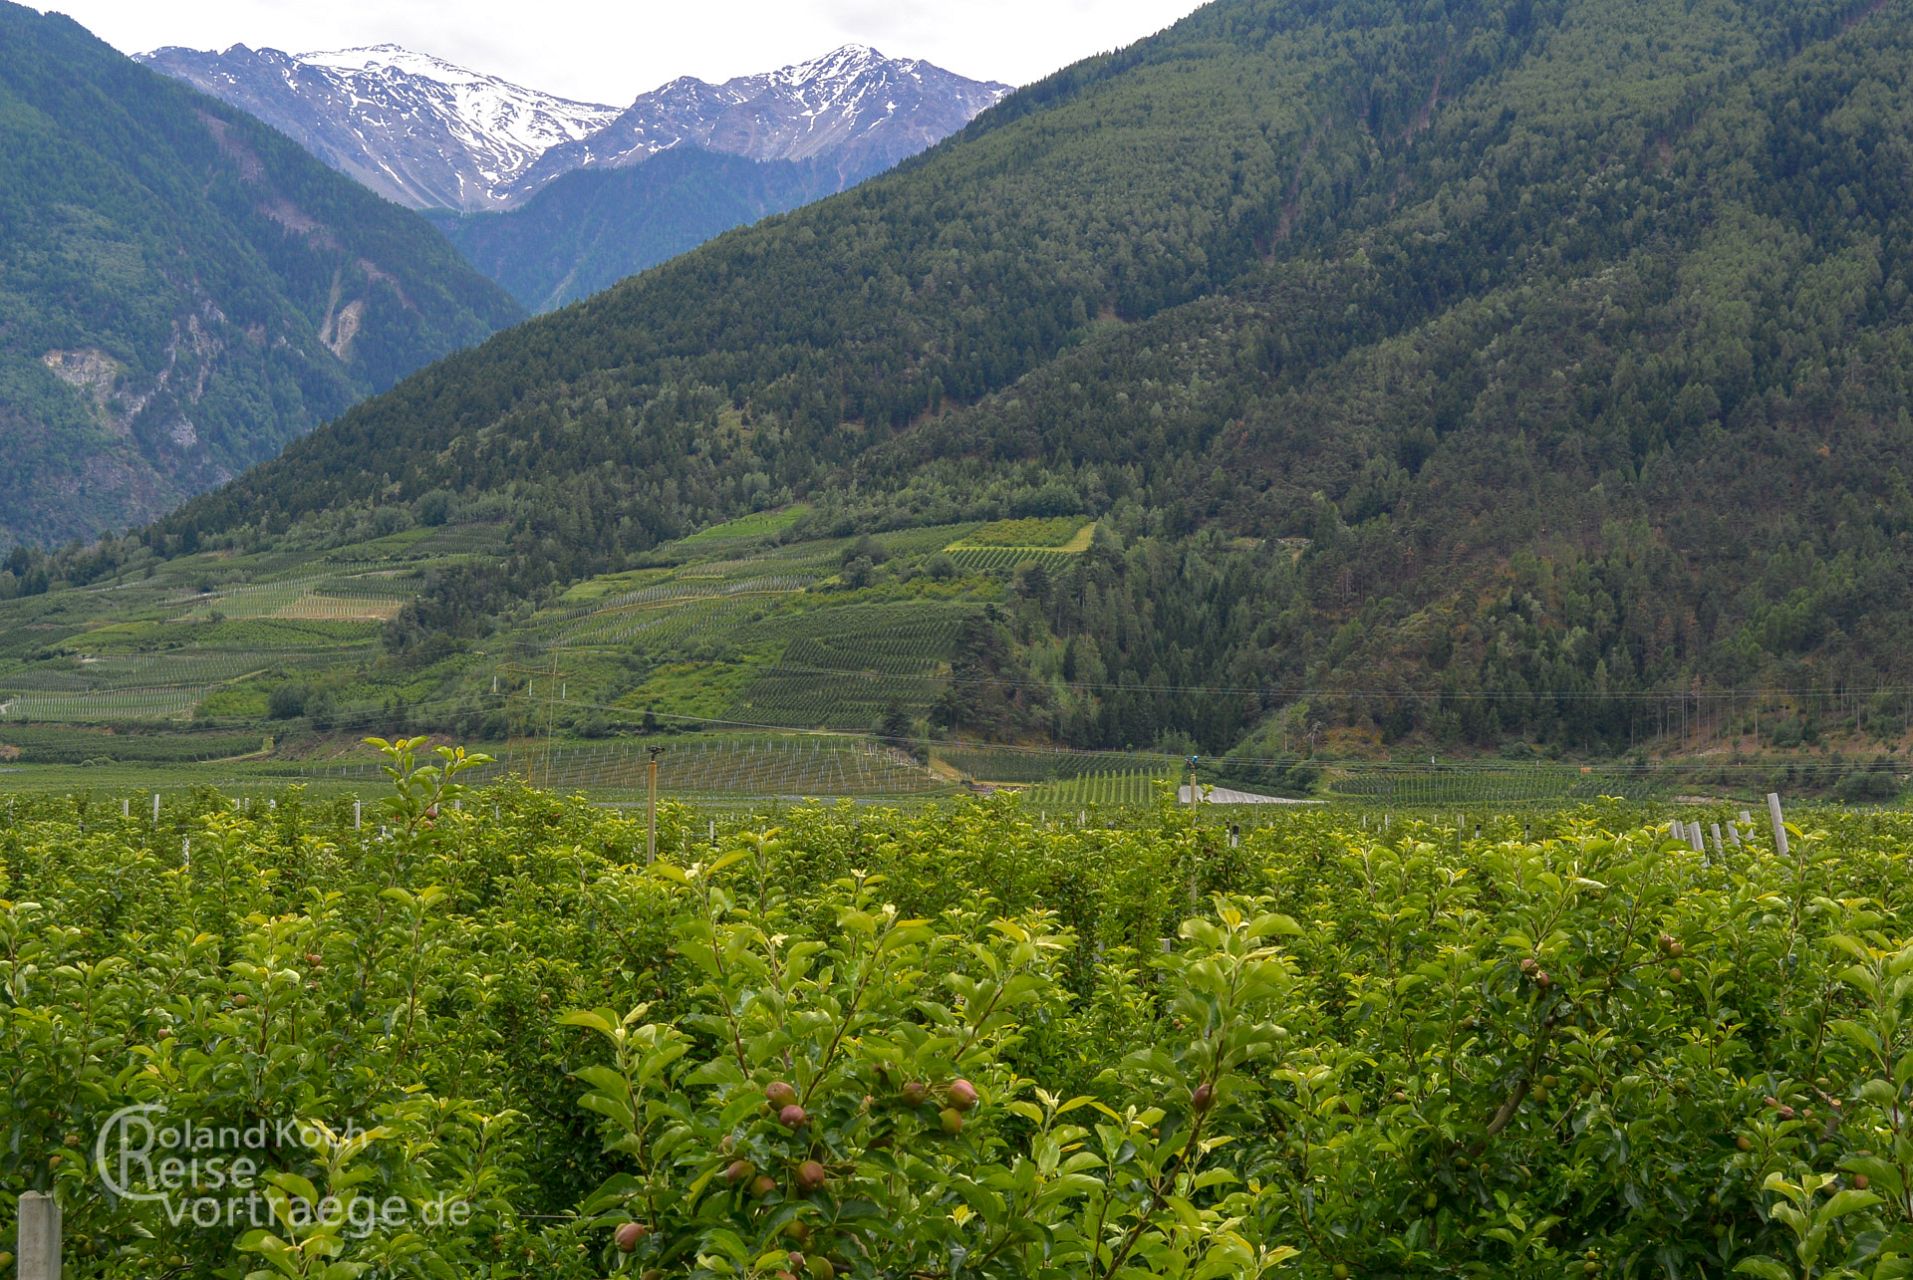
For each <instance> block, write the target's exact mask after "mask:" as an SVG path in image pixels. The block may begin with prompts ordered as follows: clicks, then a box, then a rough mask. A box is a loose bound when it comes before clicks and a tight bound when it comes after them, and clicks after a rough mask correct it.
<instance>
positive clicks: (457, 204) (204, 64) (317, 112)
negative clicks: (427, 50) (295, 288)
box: [140, 44, 618, 210]
mask: <svg viewBox="0 0 1913 1280" xmlns="http://www.w3.org/2000/svg"><path fill="white" fill-rule="evenodd" d="M140 60H141V61H142V62H145V63H147V64H148V65H150V66H152V67H154V68H155V69H156V70H159V71H164V72H166V73H167V74H169V75H172V76H176V77H178V78H179V79H182V80H185V81H187V82H188V83H191V84H193V85H194V86H196V87H197V88H199V89H201V90H204V91H205V92H207V93H211V94H213V95H215V96H217V97H220V98H224V99H225V100H226V101H228V102H231V103H233V104H234V105H235V106H238V107H241V108H243V109H245V110H247V111H249V112H251V113H252V114H253V115H255V116H258V117H259V118H260V119H262V120H264V121H265V122H266V123H268V124H270V125H272V126H273V127H274V128H276V129H278V130H280V131H281V132H283V133H286V134H289V135H291V136H292V137H293V138H295V139H297V140H298V141H299V142H300V143H302V144H304V146H305V147H306V149H307V150H309V151H311V152H312V153H313V154H315V155H317V156H318V157H319V158H320V159H322V160H324V161H326V162H327V163H328V164H331V165H332V166H333V167H334V168H336V169H339V170H342V171H343V172H345V173H348V174H351V175H352V176H353V177H355V178H357V179H359V180H360V181H361V182H363V183H364V184H365V185H366V186H369V187H371V188H372V189H373V190H374V191H377V192H378V193H379V194H381V195H383V196H385V197H387V198H388V199H391V200H395V201H397V202H398V203H400V204H405V205H410V206H411V207H413V208H446V209H459V210H475V209H487V208H497V207H500V206H501V205H502V204H504V203H506V202H507V195H506V193H507V192H508V191H509V190H510V189H512V188H513V187H514V185H515V184H517V183H518V182H519V181H520V180H521V179H522V178H523V177H524V175H525V173H526V171H527V170H529V169H530V168H531V167H532V165H533V164H535V163H536V162H537V161H538V159H539V157H541V156H543V155H544V154H545V153H546V152H547V151H549V150H551V149H552V148H553V147H555V146H559V145H562V144H564V143H568V142H575V141H578V140H580V139H582V138H585V137H587V136H589V135H590V134H592V133H593V132H595V131H597V130H598V129H600V128H602V127H603V126H605V125H606V124H609V123H610V122H611V121H612V120H614V119H615V118H616V117H617V115H618V111H617V109H616V108H615V107H608V106H602V105H599V104H597V103H588V102H573V101H571V100H569V99H566V98H560V97H557V96H556V95H554V94H548V93H541V92H539V91H538V90H535V89H527V88H525V87H523V86H522V85H516V84H513V83H511V82H510V81H508V80H502V79H499V78H498V77H496V76H488V75H484V74H481V73H479V72H476V71H472V70H469V69H468V68H465V67H461V66H459V65H457V64H456V63H452V62H447V61H446V60H444V59H443V58H435V57H432V56H431V55H429V54H422V53H417V52H414V51H412V50H410V49H406V48H403V47H402V46H399V45H394V44H375V45H365V46H361V47H357V48H351V49H331V50H318V51H314V52H311V53H300V54H288V53H282V52H280V51H279V50H276V49H260V50H257V51H255V50H252V49H248V48H246V46H244V45H235V46H233V47H232V48H230V49H228V50H226V51H225V52H224V53H200V52H196V51H194V50H191V49H160V50H157V51H156V52H153V53H150V54H145V55H142V56H141V58H140Z"/></svg>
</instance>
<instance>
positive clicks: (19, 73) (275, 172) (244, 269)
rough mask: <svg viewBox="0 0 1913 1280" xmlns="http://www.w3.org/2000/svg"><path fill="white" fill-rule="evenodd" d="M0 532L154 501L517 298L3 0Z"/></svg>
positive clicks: (440, 247) (125, 513)
mask: <svg viewBox="0 0 1913 1280" xmlns="http://www.w3.org/2000/svg"><path fill="white" fill-rule="evenodd" d="M0 36H3V37H4V38H3V39H0V226H4V227H5V228H6V229H7V234H6V235H4V236H0V317H4V318H3V319H0V434H4V437H5V439H6V440H7V442H8V446H9V463H10V466H9V468H8V471H7V474H6V476H5V478H4V481H0V532H3V533H5V534H6V535H9V536H11V537H12V538H16V539H22V540H31V541H40V542H49V541H60V540H65V539H69V538H90V537H94V536H98V535H99V534H101V533H103V532H105V531H107V530H110V529H114V528H121V527H125V526H126V525H129V524H137V523H140V522H143V521H146V520H150V519H152V518H154V517H155V516H157V515H159V514H161V513H162V512H164V511H165V510H167V509H170V508H171V507H172V506H174V505H176V504H177V503H178V502H179V501H180V500H182V499H183V498H185V497H186V496H189V495H190V494H192V493H195V492H198V491H200V490H203V489H205V488H207V487H209V486H210V485H213V484H216V483H219V482H221V481H223V480H226V479H228V478H230V477H231V476H232V475H234V474H236V473H238V472H239V471H241V470H243V469H244V468H245V467H246V466H248V465H250V464H252V463H255V462H257V461H259V460H260V459H261V458H263V457H265V456H267V455H268V454H269V453H271V452H273V451H275V450H276V449H277V448H278V447H279V446H281V445H283V444H284V443H285V442H286V441H287V440H289V439H291V438H293V437H294V436H296V435H298V434H300V433H302V432H303V431H305V430H307V429H309V428H311V427H313V426H316V425H318V423H319V422H320V421H323V420H325V419H327V418H331V417H335V416H337V415H338V414H339V413H340V412H342V411H343V410H344V409H345V408H346V407H347V406H348V405H350V404H351V403H352V402H353V401H355V400H357V399H358V398H360V397H362V396H363V395H365V394H368V393H370V392H373V391H377V390H382V389H384V388H385V387H388V386H390V385H391V384H392V383H393V382H395V381H397V380H398V379H399V378H400V377H401V376H403V375H404V374H406V373H409V372H411V371H412V370H413V369H415V368H417V367H418V366H419V365H420V364H423V363H425V362H426V361H428V360H429V359H430V358H432V357H435V356H439V355H443V354H445V353H447V352H448V351H450V350H453V349H455V348H456V347H459V346H462V345H465V344H467V343H470V342H474V341H477V340H478V339H480V338H482V337H484V336H486V335H487V334H489V333H492V332H494V331H495V330H497V329H498V328H500V327H502V326H503V325H505V324H506V323H509V322H510V321H512V320H515V319H517V318H518V316H519V315H520V314H521V313H520V312H519V310H518V308H517V307H516V305H515V304H514V303H512V302H511V300H510V299H509V298H508V297H506V296H505V295H504V294H503V293H502V292H501V291H499V290H498V289H497V288H496V287H495V286H494V285H492V284H491V283H490V282H489V281H487V280H485V279H483V278H482V277H480V276H479V275H478V274H477V272H476V271H474V270H472V269H470V268H469V267H468V266H466V264H464V263H463V262H462V261H460V260H459V259H458V257H457V256H456V255H455V254H454V253H453V252H452V250H451V249H450V247H449V246H448V245H446V244H445V243H444V242H443V240H442V239H441V238H440V237H438V236H437V235H436V234H434V233H433V232H432V231H431V229H430V228H429V227H427V226H425V225H424V224H423V223H420V222H419V221H418V220H417V219H415V218H414V217H413V215H411V214H408V213H405V212H404V211H402V210H399V209H396V208H394V207H393V206H391V205H389V204H387V203H386V202H384V201H381V200H379V199H378V198H377V197H376V196H374V195H372V194H371V193H370V192H367V191H365V190H363V189H362V188H360V187H359V186H358V185H357V184H355V183H353V182H351V181H349V180H348V179H345V178H343V177H340V176H339V175H337V174H334V173H333V172H332V171H331V170H329V169H327V168H326V167H325V166H324V165H322V164H320V163H319V162H318V161H316V160H314V159H313V158H312V157H310V156H309V155H307V154H306V153H305V152H304V151H303V150H301V149H299V148H298V147H296V146H295V145H294V144H293V143H291V142H290V141H289V140H287V139H285V138H283V137H281V136H280V135H278V134H276V133H274V132H273V131H271V130H269V129H267V128H265V127H264V126H263V125H261V124H259V123H258V122H257V121H255V120H253V119H251V118H250V117H248V116H246V115H244V114H243V113H241V112H239V111H236V110H234V109H233V108H230V107H228V106H226V105H224V104H223V103H220V102H218V101H217V100H215V99H212V98H209V97H206V96H203V95H201V94H198V93H195V92H193V91H192V90H190V89H189V88H187V87H185V86H183V85H180V84H178V83H176V82H174V81H172V80H170V79H168V78H166V77H163V76H160V75H158V74H157V73H154V72H151V71H148V70H146V69H144V68H141V67H139V66H137V65H136V64H134V63H133V62H131V61H130V60H128V59H126V58H124V57H122V56H121V55H120V54H118V53H117V52H115V51H113V50H112V49H110V48H108V47H107V46H106V45H105V44H103V43H102V42H100V41H98V40H97V39H95V38H94V37H93V36H91V35H90V34H89V33H87V32H86V31H85V30H84V29H83V28H81V27H80V26H79V25H78V24H76V23H73V22H71V21H70V20H69V19H66V18H63V17H59V16H57V15H50V16H42V15H40V14H38V13H35V12H33V11H31V10H28V9H25V8H22V7H21V6H18V5H13V4H5V3H0Z"/></svg>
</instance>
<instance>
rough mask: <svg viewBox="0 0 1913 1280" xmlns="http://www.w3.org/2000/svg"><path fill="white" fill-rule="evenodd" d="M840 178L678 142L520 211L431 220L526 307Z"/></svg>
mask: <svg viewBox="0 0 1913 1280" xmlns="http://www.w3.org/2000/svg"><path fill="white" fill-rule="evenodd" d="M840 185H841V184H840V181H839V177H838V174H837V171H836V169H835V168H834V167H832V166H829V165H823V164H818V163H815V162H812V161H796V160H771V161H758V160H750V159H746V158H745V157H743V156H733V155H725V154H723V153H722V152H717V151H706V150H704V149H703V148H701V147H679V148H674V149H673V150H670V151H664V152H660V153H659V154H658V155H656V156H653V157H652V158H651V159H649V160H646V161H645V162H644V163H643V164H638V165H632V166H630V167H628V168H623V169H574V170H573V171H572V172H570V173H568V174H566V175H565V176H564V177H562V178H559V179H557V180H555V181H554V182H552V183H551V185H550V186H548V187H546V188H545V189H544V190H542V191H540V192H539V193H538V194H537V195H535V196H533V197H532V198H531V199H530V200H528V201H526V202H525V203H524V204H523V205H521V206H520V207H518V208H516V209H511V210H508V211H505V212H499V213H477V214H466V215H464V216H460V215H457V214H439V215H432V222H433V223H434V224H435V225H436V226H437V227H438V228H439V230H441V231H443V232H444V233H445V236H446V238H447V239H449V240H450V241H451V242H452V243H453V244H454V245H456V246H457V247H458V250H459V252H460V253H463V254H464V255H465V257H466V258H467V259H468V260H469V261H470V262H471V263H472V265H474V266H476V267H477V268H478V269H479V270H480V271H483V272H484V273H485V274H486V275H487V276H489V277H491V278H492V279H493V280H496V281H498V282H499V283H500V284H502V285H504V286H505V288H506V289H508V290H510V291H511V294H512V296H513V297H515V298H517V299H518V300H519V301H520V302H522V303H523V304H524V305H525V306H526V307H527V308H528V309H530V310H532V311H549V310H551V309H552V308H554V307H561V306H563V305H565V304H566V303H568V302H576V301H577V300H578V299H580V298H584V297H588V296H590V295H591V294H594V293H597V292H598V291H599V290H601V289H606V288H609V287H610V286H612V285H614V284H616V283H617V282H618V281H620V280H622V279H624V278H625V277H626V276H631V275H636V274H637V273H638V272H640V271H643V270H645V269H647V268H649V267H654V266H656V265H657V264H658V263H660V262H664V261H666V260H668V259H670V258H675V257H676V256H677V255H679V254H681V253H685V252H687V251H689V250H691V249H695V248H697V247H698V246H699V245H701V244H703V243H704V242H705V241H706V240H709V239H710V238H711V237H712V236H715V235H718V234H720V233H722V232H725V231H729V230H730V229H731V228H733V227H739V226H743V225H745V224H747V223H752V222H755V221H757V220H758V219H759V218H762V217H765V216H766V215H769V214H773V213H783V212H785V211H786V210H789V209H795V208H797V207H798V206H799V205H804V204H808V203H810V202H811V201H812V200H817V199H821V198H822V197H824V196H827V195H830V194H832V193H834V192H835V191H837V190H838V188H839V186H840Z"/></svg>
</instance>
